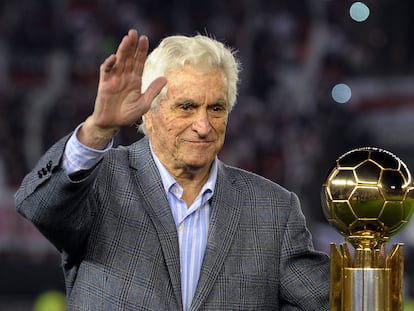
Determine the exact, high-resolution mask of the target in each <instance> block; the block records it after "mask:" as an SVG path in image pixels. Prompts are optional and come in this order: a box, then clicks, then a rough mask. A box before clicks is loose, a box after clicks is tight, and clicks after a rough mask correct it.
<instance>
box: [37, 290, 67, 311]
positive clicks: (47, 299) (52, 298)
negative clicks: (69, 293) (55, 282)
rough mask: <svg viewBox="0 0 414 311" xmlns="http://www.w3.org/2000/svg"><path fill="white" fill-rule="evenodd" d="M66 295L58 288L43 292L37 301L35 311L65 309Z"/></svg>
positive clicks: (62, 310) (58, 310)
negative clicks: (57, 289)
mask: <svg viewBox="0 0 414 311" xmlns="http://www.w3.org/2000/svg"><path fill="white" fill-rule="evenodd" d="M65 310H66V297H65V295H64V294H63V293H61V292H60V291H56V290H50V291H46V292H44V293H41V294H40V295H39V296H38V298H37V299H36V301H35V304H34V306H33V311H65Z"/></svg>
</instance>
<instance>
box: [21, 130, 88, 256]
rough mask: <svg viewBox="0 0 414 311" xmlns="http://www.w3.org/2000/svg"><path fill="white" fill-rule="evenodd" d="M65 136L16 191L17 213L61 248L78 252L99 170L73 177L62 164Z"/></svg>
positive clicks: (45, 155)
mask: <svg viewBox="0 0 414 311" xmlns="http://www.w3.org/2000/svg"><path fill="white" fill-rule="evenodd" d="M69 137H70V136H66V137H64V138H62V139H61V140H60V141H58V142H57V143H56V144H55V145H53V146H52V147H51V148H50V149H49V150H48V151H47V152H46V153H45V154H44V155H43V156H42V157H41V158H40V160H39V161H38V163H37V164H36V165H35V167H34V169H33V170H32V171H31V172H30V173H28V174H27V175H26V176H25V178H24V179H23V181H22V184H21V186H20V188H19V189H18V190H17V192H16V194H15V197H14V198H15V206H16V209H17V212H18V213H20V214H21V215H23V216H24V217H25V218H27V219H28V220H29V221H30V222H32V223H33V224H34V225H35V226H36V227H37V228H38V230H39V231H40V232H41V233H42V234H43V235H44V236H45V237H46V238H47V239H48V240H49V241H50V242H51V243H52V244H53V245H54V246H55V247H56V248H57V249H58V250H59V251H64V252H65V253H68V254H74V253H76V252H77V251H78V250H79V249H80V248H81V247H82V244H83V242H84V241H85V238H86V236H87V235H88V232H89V227H90V224H91V221H92V210H93V208H92V205H93V204H92V202H91V201H90V199H89V196H88V193H89V192H90V189H91V188H92V186H93V181H94V177H95V174H96V172H95V171H96V169H95V170H93V171H91V172H90V174H86V175H84V176H83V178H82V179H76V180H73V179H70V178H69V177H68V176H67V174H66V172H65V171H64V169H63V168H62V165H61V160H62V157H63V152H64V149H65V145H66V142H67V140H68V139H69Z"/></svg>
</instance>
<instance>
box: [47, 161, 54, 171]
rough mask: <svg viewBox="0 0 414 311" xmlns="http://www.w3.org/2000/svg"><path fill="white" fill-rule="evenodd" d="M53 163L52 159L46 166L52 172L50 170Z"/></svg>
mask: <svg viewBox="0 0 414 311" xmlns="http://www.w3.org/2000/svg"><path fill="white" fill-rule="evenodd" d="M52 164H53V162H52V161H49V162H48V163H47V165H46V168H47V171H48V172H50V171H51V170H52Z"/></svg>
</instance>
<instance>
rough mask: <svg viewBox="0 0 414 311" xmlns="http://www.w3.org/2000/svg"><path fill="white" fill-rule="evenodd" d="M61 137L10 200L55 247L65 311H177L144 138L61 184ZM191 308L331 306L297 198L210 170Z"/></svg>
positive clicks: (175, 266)
mask: <svg viewBox="0 0 414 311" xmlns="http://www.w3.org/2000/svg"><path fill="white" fill-rule="evenodd" d="M67 139H68V137H65V138H63V139H62V140H60V141H59V142H57V143H56V144H55V145H54V146H53V147H52V148H51V149H50V150H49V151H47V152H46V153H45V155H44V156H43V157H42V158H41V159H40V160H39V162H38V164H37V165H36V166H35V168H34V170H33V171H32V172H31V173H29V174H28V175H27V176H26V177H25V179H24V180H23V182H22V185H21V187H20V189H19V190H18V191H17V193H16V195H15V202H16V208H17V210H18V212H19V213H21V214H22V215H23V216H24V217H26V218H27V219H29V220H30V221H31V222H33V223H34V224H35V225H36V227H37V228H38V229H39V230H40V231H41V232H42V233H43V234H44V235H45V236H46V238H48V239H49V240H50V241H51V243H53V245H55V246H56V248H57V249H58V250H59V251H60V252H61V254H62V263H63V270H64V276H65V283H66V294H67V297H68V307H67V309H68V310H76V311H99V310H108V311H113V310H182V302H181V288H180V259H179V258H180V257H179V247H178V236H177V230H176V227H175V224H174V220H173V217H172V214H171V211H170V208H169V205H168V201H167V198H166V195H165V193H164V190H163V187H162V182H161V178H160V175H159V173H158V170H157V168H156V166H155V163H154V161H153V159H152V157H151V154H150V149H149V143H148V140H147V139H146V138H144V139H141V140H139V141H138V142H136V143H134V144H132V145H131V146H129V147H118V148H114V149H112V150H111V151H109V152H108V154H107V155H106V156H105V157H104V159H103V160H102V161H101V162H100V163H99V164H98V165H97V166H96V167H95V168H94V169H93V170H91V171H89V172H86V173H84V174H81V175H79V176H75V177H74V178H72V179H69V178H68V177H67V175H66V174H65V172H64V171H63V170H62V168H61V165H60V162H61V158H62V154H63V151H64V146H65V143H66V141H67ZM211 206H212V215H211V222H210V229H209V236H208V242H207V247H206V252H205V257H204V262H203V267H202V271H201V275H200V280H199V284H198V287H197V291H196V293H195V297H194V299H193V302H192V305H191V307H190V310H215V311H217V310H317V311H320V310H328V309H329V307H328V305H329V302H328V300H329V298H328V297H329V260H328V257H327V256H326V255H324V254H322V253H319V252H316V251H315V250H314V249H313V246H312V242H311V235H310V233H309V231H308V230H307V228H306V225H305V219H304V216H303V214H302V212H301V210H300V206H299V201H298V199H297V196H296V195H295V194H293V193H291V192H289V191H287V190H285V189H284V188H282V187H280V186H279V185H277V184H275V183H273V182H271V181H269V180H266V179H264V178H262V177H260V176H257V175H254V174H252V173H249V172H246V171H243V170H240V169H237V168H234V167H230V166H227V165H225V164H223V163H222V162H219V165H218V176H217V185H216V190H215V194H214V196H213V198H212V199H211Z"/></svg>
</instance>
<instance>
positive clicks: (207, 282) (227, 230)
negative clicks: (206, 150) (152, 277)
mask: <svg viewBox="0 0 414 311" xmlns="http://www.w3.org/2000/svg"><path fill="white" fill-rule="evenodd" d="M242 200H243V196H242V194H241V193H240V192H239V191H238V189H237V188H235V187H233V185H232V181H231V180H230V179H229V178H227V177H226V176H225V173H224V167H223V164H222V163H221V162H219V168H218V174H217V182H216V187H215V190H214V195H213V198H212V201H211V206H212V215H211V220H210V227H209V235H208V240H207V246H206V251H205V255H204V261H203V265H202V268H201V274H200V279H199V282H198V286H197V290H196V293H195V295H194V298H193V301H192V304H191V308H190V310H198V309H199V308H200V307H201V305H202V303H203V301H204V300H205V299H206V298H207V296H208V294H209V293H210V291H211V289H212V288H213V285H214V283H215V281H216V279H217V276H218V275H219V273H220V270H221V267H222V265H223V263H224V261H225V259H226V257H227V254H228V251H229V249H230V245H231V243H232V241H233V237H234V234H235V233H236V230H237V227H238V224H239V219H240V211H241V206H242Z"/></svg>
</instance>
